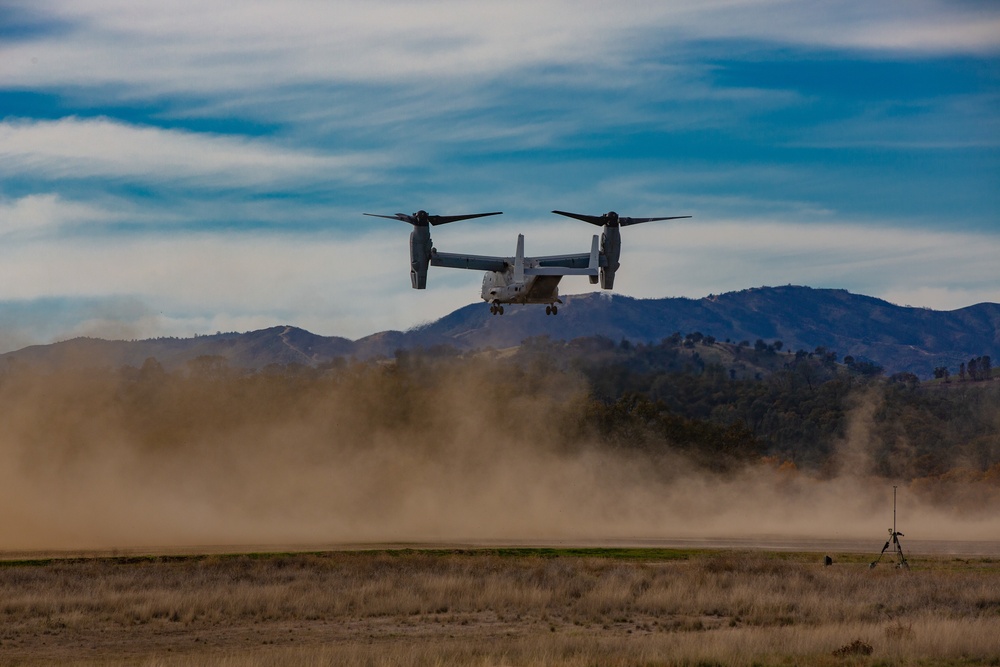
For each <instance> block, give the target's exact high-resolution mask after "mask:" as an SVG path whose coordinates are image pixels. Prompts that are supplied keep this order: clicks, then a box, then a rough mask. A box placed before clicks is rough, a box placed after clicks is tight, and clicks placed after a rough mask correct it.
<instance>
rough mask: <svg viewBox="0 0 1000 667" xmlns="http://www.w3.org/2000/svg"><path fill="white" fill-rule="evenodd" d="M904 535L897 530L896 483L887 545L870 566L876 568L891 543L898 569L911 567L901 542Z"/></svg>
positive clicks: (893, 488)
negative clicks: (900, 539)
mask: <svg viewBox="0 0 1000 667" xmlns="http://www.w3.org/2000/svg"><path fill="white" fill-rule="evenodd" d="M900 537H903V534H902V533H900V532H899V531H897V530H896V485H893V487H892V528H890V529H889V539H888V541H886V543H885V546H884V547H882V553H880V554H879V555H878V558H876V559H875V560H873V561H872V562H871V563H869V564H868V567H869V568H874V567H875V566H876V565H878V563H879V561H880V560H882V556H884V555H885V552H886V550H887V549H888V548H889V545H892V547H893V551H894V552H895V554H896V560H897V562H896V568H897V569H907V570H908V569H910V564H909V563H907V562H906V556H904V555H903V545H902V544H900V543H899V538H900Z"/></svg>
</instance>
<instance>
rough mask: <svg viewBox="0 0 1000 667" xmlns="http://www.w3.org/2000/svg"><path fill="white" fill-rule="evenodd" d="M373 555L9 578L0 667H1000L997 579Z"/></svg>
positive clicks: (605, 553) (707, 553) (805, 565)
mask: <svg viewBox="0 0 1000 667" xmlns="http://www.w3.org/2000/svg"><path fill="white" fill-rule="evenodd" d="M834 559H835V563H834V564H833V565H832V566H829V567H825V566H824V565H823V564H822V555H821V554H819V555H818V554H815V553H808V554H806V553H795V552H788V553H774V552H771V553H767V552H745V551H722V550H696V549H686V550H682V549H661V548H649V549H635V548H632V549H624V548H618V549H577V550H574V549H473V550H379V551H355V552H319V553H300V554H253V555H221V554H216V555H200V556H146V557H140V556H120V557H100V558H94V557H91V558H73V559H35V560H22V561H6V562H3V563H0V619H2V620H0V623H2V625H0V664H3V665H21V664H26V665H36V664H87V665H89V664H102V665H103V664H111V665H136V664H138V665H202V664H215V665H262V666H263V665H268V666H269V665H299V664H311V665H327V664H329V665H337V664H363V665H400V666H405V665H445V664H456V665H457V664H463V665H465V664H473V665H597V664H601V665H617V664H620V665H632V664H643V665H698V664H701V665H713V664H726V665H730V664H734V665H752V664H759V665H769V664H774V665H786V664H816V665H840V664H852V665H869V664H870V665H876V664H878V665H887V664H893V665H896V664H898V665H910V664H914V665H916V664H919V665H925V664H945V665H971V664H992V665H1000V559H997V558H994V557H983V556H978V557H971V558H967V557H953V556H926V557H920V558H917V559H913V560H912V566H911V568H910V569H909V570H898V569H895V568H893V567H891V564H889V565H888V566H887V565H886V563H885V562H883V564H881V565H879V567H877V568H875V569H874V570H872V569H869V567H868V561H869V560H870V559H871V554H866V555H849V554H834Z"/></svg>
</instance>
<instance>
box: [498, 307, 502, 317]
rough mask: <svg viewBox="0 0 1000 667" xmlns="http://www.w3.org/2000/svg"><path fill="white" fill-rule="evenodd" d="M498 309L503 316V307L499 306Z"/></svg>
mask: <svg viewBox="0 0 1000 667" xmlns="http://www.w3.org/2000/svg"><path fill="white" fill-rule="evenodd" d="M498 308H499V312H500V314H501V315H503V306H499V307H498Z"/></svg>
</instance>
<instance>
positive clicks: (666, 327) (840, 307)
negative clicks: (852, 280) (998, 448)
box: [0, 285, 1000, 377]
mask: <svg viewBox="0 0 1000 667" xmlns="http://www.w3.org/2000/svg"><path fill="white" fill-rule="evenodd" d="M563 298H564V301H565V303H564V305H563V306H562V307H560V309H559V315H557V316H546V315H545V311H544V310H543V309H541V308H537V307H532V306H520V307H517V306H513V307H508V308H507V314H505V315H502V316H492V315H490V314H489V309H488V308H487V307H486V305H485V304H482V303H479V304H470V305H466V306H463V307H461V308H458V309H456V310H455V311H453V312H451V313H449V314H447V315H445V316H444V317H442V318H440V319H438V320H436V321H434V322H429V323H426V324H423V325H420V326H417V327H414V328H412V329H409V330H407V331H395V330H389V331H381V332H378V333H374V334H371V335H369V336H365V337H362V338H359V339H357V340H354V341H352V340H350V339H348V338H344V337H340V336H321V335H318V334H313V333H311V332H309V331H306V330H304V329H300V328H297V327H294V326H292V325H288V324H285V325H278V326H274V327H269V328H266V329H260V330H256V331H250V332H246V333H219V334H215V335H203V336H196V337H194V338H154V339H147V340H138V341H105V340H101V339H93V338H75V339H71V340H67V341H62V342H58V343H52V344H49V345H35V346H30V347H27V348H23V349H21V350H17V351H14V352H8V353H6V354H3V355H0V369H2V368H3V366H5V365H7V364H10V363H32V364H44V365H50V366H55V365H66V364H74V365H81V364H83V365H101V366H112V367H117V366H125V365H130V366H140V365H141V364H142V363H143V362H144V360H145V359H147V358H149V357H154V358H156V359H157V360H158V361H159V362H160V363H161V364H163V365H164V366H165V367H168V368H169V367H179V366H182V365H183V364H185V363H186V362H188V361H190V360H192V359H194V358H196V357H199V356H205V355H208V356H221V357H224V358H225V359H226V360H227V362H228V364H229V365H230V366H232V367H238V368H244V369H258V370H259V369H262V368H264V367H266V366H268V365H271V364H303V365H312V366H315V365H319V364H322V363H325V362H329V361H332V360H333V359H336V358H343V357H354V358H357V359H371V358H377V357H391V356H393V355H394V354H395V352H396V351H397V350H409V349H416V348H432V347H435V346H448V347H454V348H457V349H459V350H462V351H466V350H476V349H486V348H507V347H513V346H517V345H519V344H520V343H521V341H523V340H524V339H526V338H530V337H534V336H549V337H551V338H556V339H563V340H569V339H572V338H578V337H587V336H603V337H606V338H610V339H612V340H615V341H618V340H622V339H625V340H629V341H632V342H658V341H660V340H662V339H663V338H666V337H668V336H670V335H671V334H672V333H674V332H681V333H692V332H695V331H698V332H701V333H703V334H705V335H711V336H714V337H715V338H716V339H718V340H724V339H730V340H732V341H733V342H738V341H742V340H747V341H750V342H753V341H755V340H756V339H764V340H766V341H774V340H781V341H782V342H783V344H784V347H785V349H787V350H796V349H805V350H807V351H812V350H814V349H815V348H817V347H824V348H826V349H827V350H830V351H834V352H837V353H838V354H839V355H841V356H844V355H851V356H853V357H855V358H863V359H867V360H870V361H873V362H876V363H878V364H880V365H882V366H884V367H885V369H886V371H887V372H889V373H893V372H911V373H915V374H917V375H919V376H922V377H928V376H930V375H931V374H932V373H933V371H934V369H935V368H937V367H940V366H944V367H947V368H949V369H950V370H952V371H953V372H957V369H958V366H959V364H960V363H963V362H965V361H968V359H969V358H972V357H976V356H980V355H991V356H993V357H994V358H996V357H1000V304H996V303H989V302H985V303H980V304H975V305H972V306H967V307H965V308H960V309H957V310H951V311H937V310H931V309H927V308H914V307H911V306H898V305H895V304H892V303H890V302H888V301H885V300H882V299H878V298H876V297H871V296H866V295H860V294H853V293H851V292H848V291H847V290H843V289H817V288H811V287H803V286H793V285H786V286H781V287H753V288H749V289H745V290H741V291H737V292H727V293H724V294H718V295H715V294H713V295H709V296H707V297H703V298H701V299H690V298H686V297H666V298H660V299H637V298H634V297H628V296H623V295H618V294H609V293H606V292H591V293H587V294H579V295H569V296H564V297H563ZM5 360H6V361H5Z"/></svg>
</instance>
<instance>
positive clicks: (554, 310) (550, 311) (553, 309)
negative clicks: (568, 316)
mask: <svg viewBox="0 0 1000 667" xmlns="http://www.w3.org/2000/svg"><path fill="white" fill-rule="evenodd" d="M558 313H559V307H558V306H556V305H555V304H552V305H551V306H545V314H546V315H556V314H558Z"/></svg>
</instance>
